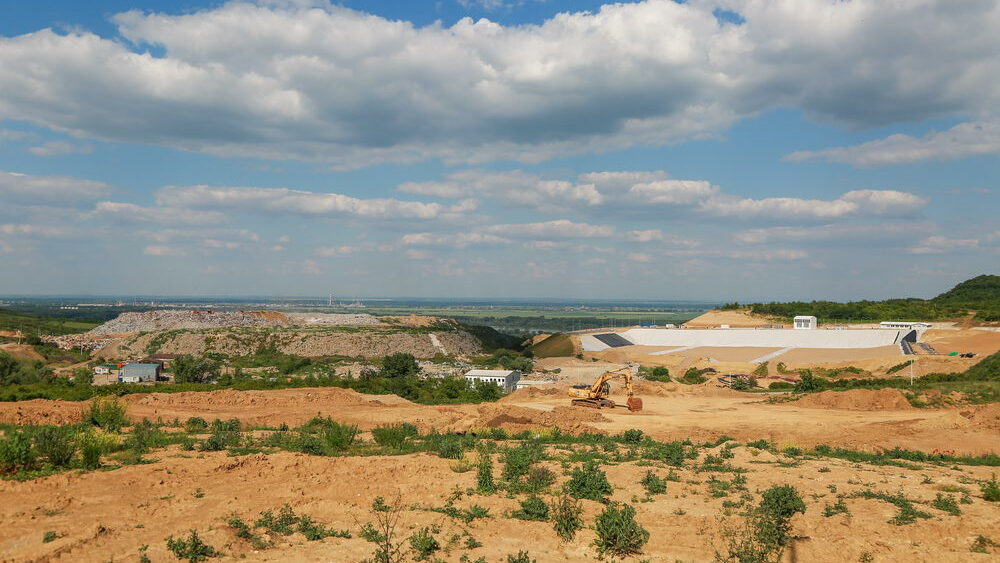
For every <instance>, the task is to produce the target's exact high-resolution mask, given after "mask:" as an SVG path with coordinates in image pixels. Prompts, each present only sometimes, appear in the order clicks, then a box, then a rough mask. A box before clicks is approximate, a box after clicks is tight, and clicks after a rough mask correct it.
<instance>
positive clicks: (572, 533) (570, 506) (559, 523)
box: [549, 495, 583, 541]
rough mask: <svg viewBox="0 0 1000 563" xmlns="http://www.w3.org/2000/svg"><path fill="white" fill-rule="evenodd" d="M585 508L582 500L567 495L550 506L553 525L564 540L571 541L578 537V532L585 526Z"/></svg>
mask: <svg viewBox="0 0 1000 563" xmlns="http://www.w3.org/2000/svg"><path fill="white" fill-rule="evenodd" d="M581 514H583V508H581V507H580V501H578V500H576V499H573V498H571V497H569V496H567V495H563V496H562V497H560V498H559V500H558V501H556V502H555V504H553V505H552V506H551V507H550V510H549V516H550V517H551V518H552V526H553V527H554V528H555V530H556V534H558V535H559V537H560V538H562V540H563V541H570V540H572V539H573V538H574V537H576V532H577V531H578V530H580V529H581V528H583V518H582V517H581V516H580V515H581Z"/></svg>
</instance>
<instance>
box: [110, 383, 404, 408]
mask: <svg viewBox="0 0 1000 563" xmlns="http://www.w3.org/2000/svg"><path fill="white" fill-rule="evenodd" d="M295 391H299V390H295ZM380 398H384V397H381V396H378V395H362V394H361V393H358V392H357V391H353V390H351V389H339V388H336V387H328V388H314V389H309V390H307V391H306V392H296V393H294V395H291V394H289V393H283V392H281V391H236V390H233V389H220V390H219V391H209V392H197V391H192V392H184V393H142V394H136V395H126V396H125V397H123V399H124V400H125V402H127V403H129V404H130V405H144V406H153V407H193V408H206V407H248V408H253V407H282V406H292V403H294V405H296V406H297V405H303V404H310V403H316V405H317V407H331V406H356V405H382V404H386V403H385V402H384V401H382V400H379V399H380ZM391 403H392V404H394V405H400V404H412V403H410V402H409V401H407V400H406V399H402V398H399V397H395V396H393V397H392V401H391Z"/></svg>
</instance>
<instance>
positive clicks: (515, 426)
mask: <svg viewBox="0 0 1000 563" xmlns="http://www.w3.org/2000/svg"><path fill="white" fill-rule="evenodd" d="M478 414H479V416H478V418H476V419H475V420H474V421H472V422H471V425H470V428H502V429H504V430H506V431H507V432H511V433H517V432H523V431H525V430H538V429H542V428H558V429H559V430H561V431H563V432H567V433H569V434H574V435H576V434H583V433H587V432H594V433H600V432H599V431H598V430H597V429H596V428H594V427H593V426H590V425H589V424H587V423H588V422H609V419H608V418H607V417H605V416H604V415H602V414H601V413H600V412H599V411H597V410H594V409H587V408H581V407H568V406H567V407H556V408H555V409H553V410H551V411H541V410H537V409H531V408H527V407H514V406H499V405H484V406H482V407H479V413H478Z"/></svg>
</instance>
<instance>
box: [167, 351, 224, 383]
mask: <svg viewBox="0 0 1000 563" xmlns="http://www.w3.org/2000/svg"><path fill="white" fill-rule="evenodd" d="M172 369H173V371H174V382H175V383H208V382H210V381H213V380H215V379H216V378H218V377H219V372H220V366H219V362H217V361H215V360H213V359H211V358H206V357H203V356H191V355H185V356H180V357H179V358H177V359H175V360H174V364H173V368H172Z"/></svg>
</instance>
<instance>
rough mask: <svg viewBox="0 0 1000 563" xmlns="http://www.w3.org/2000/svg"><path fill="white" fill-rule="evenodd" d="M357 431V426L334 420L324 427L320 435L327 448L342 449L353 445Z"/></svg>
mask: <svg viewBox="0 0 1000 563" xmlns="http://www.w3.org/2000/svg"><path fill="white" fill-rule="evenodd" d="M359 433H360V431H359V430H358V427H357V426H354V425H348V424H337V423H336V422H334V423H332V424H330V425H329V426H327V427H326V428H324V429H323V430H322V432H321V433H320V435H321V436H322V437H323V441H324V442H325V443H326V445H327V447H328V448H330V449H331V450H334V451H343V450H346V449H348V448H350V447H351V446H353V445H354V442H355V440H357V438H358V434H359Z"/></svg>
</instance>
